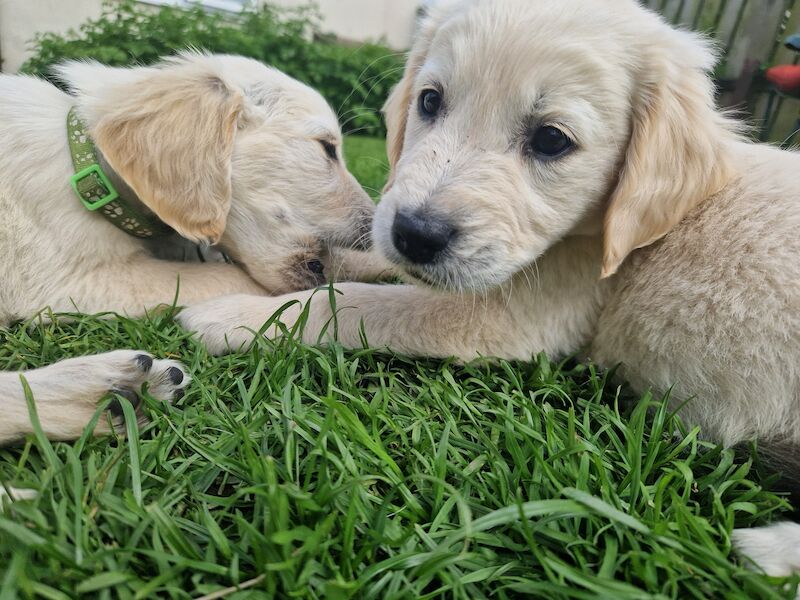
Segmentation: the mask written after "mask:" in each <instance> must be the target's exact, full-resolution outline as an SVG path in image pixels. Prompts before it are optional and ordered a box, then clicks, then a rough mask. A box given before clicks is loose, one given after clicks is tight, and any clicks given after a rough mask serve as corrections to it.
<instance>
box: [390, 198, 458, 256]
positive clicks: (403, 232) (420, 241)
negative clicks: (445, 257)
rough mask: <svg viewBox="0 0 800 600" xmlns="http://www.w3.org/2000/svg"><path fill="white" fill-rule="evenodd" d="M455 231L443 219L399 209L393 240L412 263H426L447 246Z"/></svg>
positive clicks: (393, 229) (395, 219)
mask: <svg viewBox="0 0 800 600" xmlns="http://www.w3.org/2000/svg"><path fill="white" fill-rule="evenodd" d="M454 233H455V229H453V227H451V226H450V225H449V224H448V223H446V222H445V221H442V220H441V219H437V218H435V217H428V216H423V215H421V214H419V213H407V212H404V211H399V212H398V213H397V215H396V216H395V218H394V225H392V242H393V243H394V246H395V248H397V251H398V252H400V254H402V255H403V256H405V257H406V258H407V259H408V260H410V261H411V262H412V263H414V264H417V265H426V264H430V263H432V262H433V261H434V260H436V257H437V255H438V254H439V253H440V252H442V250H444V249H445V248H447V246H448V244H449V243H450V240H451V239H452V238H453V234H454Z"/></svg>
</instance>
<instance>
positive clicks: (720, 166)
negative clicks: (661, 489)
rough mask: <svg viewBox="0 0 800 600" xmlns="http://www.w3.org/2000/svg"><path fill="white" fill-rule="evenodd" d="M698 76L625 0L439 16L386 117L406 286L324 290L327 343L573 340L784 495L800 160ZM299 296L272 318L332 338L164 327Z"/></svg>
mask: <svg viewBox="0 0 800 600" xmlns="http://www.w3.org/2000/svg"><path fill="white" fill-rule="evenodd" d="M587 15H591V18H587ZM714 63H715V56H714V54H713V52H712V51H711V49H710V48H709V45H708V43H707V42H706V41H705V40H704V39H702V38H701V37H699V36H697V35H694V34H691V33H688V32H686V31H678V30H675V29H673V28H671V27H670V26H668V25H667V24H666V23H665V22H664V21H663V20H662V19H661V18H660V17H658V16H657V15H656V14H655V13H652V12H650V11H648V10H646V9H644V8H642V7H641V6H640V4H639V3H638V2H636V1H635V0H539V1H537V2H530V1H529V0H484V1H475V0H459V1H456V2H449V3H444V4H442V5H440V6H439V8H438V9H437V10H434V11H433V13H432V15H431V17H430V18H429V19H428V20H427V22H426V23H425V24H424V26H423V27H422V32H421V35H420V38H419V40H418V41H417V42H416V44H415V46H414V48H413V51H412V52H411V55H410V58H409V61H408V65H407V68H406V72H405V76H404V78H403V80H402V82H401V83H400V84H399V86H398V87H397V89H396V90H395V92H394V94H393V95H392V97H391V99H390V100H389V103H388V104H387V106H386V115H387V121H388V124H389V129H390V132H389V157H390V160H391V162H392V166H393V173H392V176H391V181H390V183H389V186H388V190H387V192H386V194H385V196H384V198H383V200H382V202H381V203H380V205H379V208H378V212H377V214H376V217H375V221H374V225H373V237H374V239H375V243H376V245H377V246H378V247H379V248H380V250H381V251H382V252H383V254H384V255H385V256H386V257H387V258H388V259H390V260H391V261H392V262H393V263H394V264H396V265H397V267H398V268H401V269H403V270H404V271H405V272H406V273H407V274H408V275H409V276H410V277H411V278H413V279H415V280H417V281H418V282H420V285H405V286H373V285H367V284H358V283H352V284H343V285H340V286H337V289H338V290H339V292H340V294H339V295H338V296H337V301H336V306H337V308H338V309H341V310H340V311H339V312H338V315H337V322H336V328H335V330H336V331H337V332H338V340H339V342H341V343H342V344H344V345H345V346H349V347H359V346H361V343H362V341H361V340H362V327H363V332H364V333H365V334H366V338H367V339H368V341H369V342H370V344H371V345H373V346H376V347H388V348H390V349H392V350H395V351H398V352H402V353H406V354H411V355H416V356H430V357H449V356H457V357H460V358H462V359H464V360H469V359H472V358H475V357H478V356H498V357H504V358H509V359H529V358H530V357H531V355H532V354H535V353H537V352H539V351H542V350H544V351H546V352H548V353H549V354H551V355H563V354H565V353H574V352H577V351H580V350H581V349H586V350H587V355H588V356H589V357H591V358H592V359H593V360H594V361H596V362H597V363H599V364H600V365H604V366H608V367H612V366H614V365H617V364H618V363H619V364H621V367H620V369H619V371H618V372H619V373H620V374H621V375H622V376H623V377H624V378H625V379H627V380H629V381H630V382H631V383H632V385H633V386H634V388H635V389H636V390H638V391H640V392H644V391H646V390H648V389H652V390H654V391H655V392H657V393H659V394H665V393H667V392H671V394H670V398H671V402H672V405H673V406H674V407H675V408H677V407H681V410H682V415H683V416H684V418H685V419H686V420H687V421H689V422H691V423H693V424H697V425H700V426H701V427H702V431H703V433H704V435H706V436H708V437H710V438H712V439H714V440H717V441H719V442H722V443H724V444H728V445H732V444H737V443H739V442H743V441H747V440H753V439H757V440H759V441H760V447H761V448H764V447H766V448H767V449H769V448H770V447H771V448H772V449H773V452H772V454H773V455H777V458H778V459H779V461H780V464H781V466H782V467H783V468H784V472H785V473H786V475H787V476H789V477H790V478H793V479H794V480H795V481H798V480H800V460H799V459H798V457H800V452H798V450H799V449H800V236H798V231H800V203H798V200H797V197H798V196H797V194H798V187H799V186H800V156H798V154H797V153H793V152H782V151H779V150H777V149H775V148H771V147H769V146H766V145H757V144H753V143H750V142H749V141H748V140H746V139H745V138H744V137H743V136H741V135H740V133H739V130H740V127H739V125H738V124H737V123H736V122H734V121H732V120H731V119H730V118H728V116H726V115H725V114H723V113H721V112H719V111H718V110H717V109H716V107H715V102H714V87H713V83H712V80H711V78H710V76H709V74H710V72H711V71H712V69H713V66H714ZM291 301H296V305H295V306H293V307H291V308H289V309H288V310H286V311H284V312H283V314H282V316H281V319H282V320H283V322H284V323H285V324H287V325H288V326H292V325H294V323H295V322H296V321H297V319H298V317H299V316H300V315H301V310H302V307H303V306H306V305H307V313H306V314H305V315H304V319H306V322H305V328H304V330H303V338H304V339H305V340H307V341H309V342H315V341H316V340H317V339H319V338H320V337H321V336H323V338H324V335H325V333H326V332H327V334H328V335H330V334H332V332H333V331H334V328H333V327H329V326H328V324H329V322H330V319H331V313H332V308H331V305H330V303H329V300H328V297H327V296H326V295H324V294H319V295H316V296H313V298H312V294H311V293H310V292H303V293H295V294H290V295H285V296H279V297H275V298H259V297H254V296H247V295H236V296H231V297H227V298H220V299H216V300H211V301H208V302H205V303H201V304H198V305H195V306H192V307H190V308H189V309H188V310H185V311H184V312H183V313H182V314H181V315H180V317H179V318H180V320H181V322H182V323H183V324H184V325H185V326H186V327H187V328H188V329H191V330H194V331H197V332H199V333H200V335H201V336H202V338H203V340H204V341H205V343H206V345H207V346H208V348H209V349H210V350H211V351H213V352H218V353H222V352H227V351H230V350H231V349H233V350H236V349H238V348H241V347H243V346H245V345H247V344H249V343H250V342H251V341H252V339H253V332H254V331H258V330H259V328H260V327H261V326H262V324H263V323H264V322H265V320H266V319H267V318H268V317H270V315H272V314H273V313H275V312H276V311H277V310H278V309H279V308H281V307H282V306H284V305H286V304H287V303H288V302H291ZM326 328H327V329H326ZM279 331H280V329H279V328H276V327H273V328H270V329H268V330H267V331H266V332H265V333H266V335H268V336H274V335H276V334H277V333H278V332H279ZM768 454H769V452H768ZM735 536H736V537H735V539H736V541H737V542H738V543H739V544H740V547H741V549H742V551H743V553H744V554H746V555H749V556H751V557H752V558H754V559H756V561H757V562H758V563H759V564H760V565H761V566H763V567H764V568H765V569H766V570H767V572H768V573H770V574H773V575H785V574H788V573H789V572H790V571H792V570H794V569H798V568H800V533H799V532H798V527H797V526H791V525H782V526H780V527H779V528H778V529H767V530H761V531H758V530H753V531H744V532H741V531H740V532H737V533H736V534H735ZM787 548H789V549H790V550H791V551H787Z"/></svg>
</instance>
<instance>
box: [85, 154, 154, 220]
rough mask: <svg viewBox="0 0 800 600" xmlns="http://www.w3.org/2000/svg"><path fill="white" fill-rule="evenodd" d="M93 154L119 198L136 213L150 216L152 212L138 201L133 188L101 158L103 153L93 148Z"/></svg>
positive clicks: (103, 157)
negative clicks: (135, 210) (94, 153)
mask: <svg viewBox="0 0 800 600" xmlns="http://www.w3.org/2000/svg"><path fill="white" fill-rule="evenodd" d="M95 152H96V153H97V162H98V163H100V168H101V169H102V170H103V173H105V174H106V177H108V178H109V180H111V185H113V186H114V189H116V190H117V192H118V193H119V195H120V197H121V198H124V199H125V202H127V203H128V204H131V205H132V206H133V207H134V208H135V209H137V210H138V211H140V212H142V213H144V214H152V213H153V211H151V210H150V209H149V208H147V206H146V205H145V204H144V202H142V201H141V200H140V199H139V196H138V195H137V194H136V192H134V191H133V188H132V187H131V186H129V185H128V184H127V183H126V182H125V180H124V179H123V178H122V177H120V176H119V174H118V173H117V172H116V171H115V170H114V168H113V167H112V166H111V165H110V164H109V162H108V161H107V160H106V157H105V156H103V153H102V152H101V151H100V148H98V147H97V146H95Z"/></svg>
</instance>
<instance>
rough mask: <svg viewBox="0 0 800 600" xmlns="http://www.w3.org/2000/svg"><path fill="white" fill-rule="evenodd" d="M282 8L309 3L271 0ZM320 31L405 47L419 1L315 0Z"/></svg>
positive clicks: (408, 41)
mask: <svg viewBox="0 0 800 600" xmlns="http://www.w3.org/2000/svg"><path fill="white" fill-rule="evenodd" d="M270 1H271V4H277V5H282V6H304V5H307V4H308V0H270ZM316 4H317V5H318V6H319V8H320V11H321V12H322V14H323V17H324V27H323V29H325V30H328V31H331V32H333V33H335V34H336V35H338V36H339V37H340V38H342V39H344V40H350V41H363V40H381V39H383V40H384V41H385V42H386V43H387V44H388V45H389V46H391V47H393V48H398V49H405V48H408V46H410V44H411V37H412V34H413V32H414V24H415V22H416V12H417V8H418V7H419V6H420V5H421V4H423V2H420V1H419V0H317V1H316Z"/></svg>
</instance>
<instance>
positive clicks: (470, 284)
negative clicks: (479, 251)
mask: <svg viewBox="0 0 800 600" xmlns="http://www.w3.org/2000/svg"><path fill="white" fill-rule="evenodd" d="M390 260H392V262H394V264H396V265H397V266H398V267H399V268H400V269H401V270H402V271H403V273H404V274H405V275H406V276H407V277H404V279H407V280H408V281H410V282H411V283H417V284H420V285H425V286H428V287H432V288H435V289H438V290H442V291H446V292H453V293H467V294H469V293H485V292H488V291H490V290H492V289H494V288H496V287H500V286H501V285H503V284H504V283H506V282H508V281H509V280H510V279H511V278H512V277H513V276H514V274H515V273H516V271H517V270H515V269H490V268H487V266H486V264H485V263H484V261H481V260H480V259H475V258H473V259H469V260H459V259H456V258H449V259H444V260H441V261H437V262H435V263H432V264H430V265H412V264H409V263H407V262H404V261H402V260H397V259H396V257H392V258H390Z"/></svg>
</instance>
